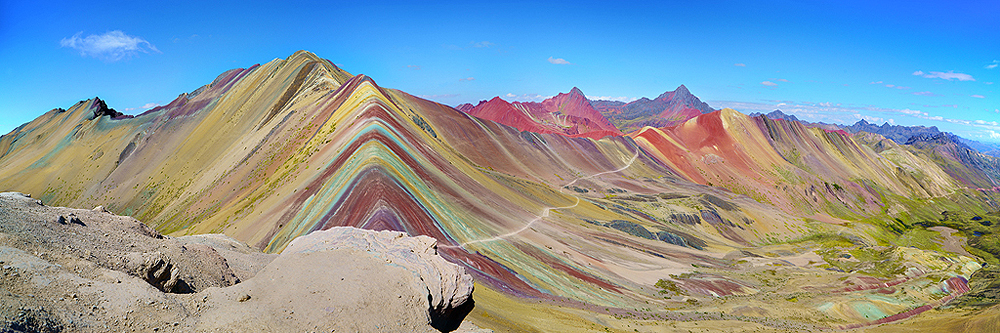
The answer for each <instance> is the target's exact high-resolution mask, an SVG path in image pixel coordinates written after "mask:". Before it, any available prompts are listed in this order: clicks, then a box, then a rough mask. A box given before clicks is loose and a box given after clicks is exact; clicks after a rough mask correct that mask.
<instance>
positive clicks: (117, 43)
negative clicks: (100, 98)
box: [59, 30, 160, 62]
mask: <svg viewBox="0 0 1000 333" xmlns="http://www.w3.org/2000/svg"><path fill="white" fill-rule="evenodd" d="M81 35H83V32H78V33H76V34H75V35H73V37H70V38H63V39H62V40H61V41H59V45H60V46H62V47H69V48H73V49H75V50H77V51H80V55H81V56H84V57H88V56H89V57H94V58H97V59H101V60H104V61H108V62H111V61H118V60H122V59H128V58H132V57H134V56H136V55H138V54H139V52H143V53H149V51H154V52H157V53H160V50H157V49H156V46H153V44H150V43H149V42H147V41H146V40H145V39H142V38H139V37H136V36H129V35H126V34H125V33H124V32H122V31H121V30H114V31H109V32H107V33H104V34H103V35H90V36H87V37H83V38H80V36H81Z"/></svg>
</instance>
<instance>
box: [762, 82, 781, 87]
mask: <svg viewBox="0 0 1000 333" xmlns="http://www.w3.org/2000/svg"><path fill="white" fill-rule="evenodd" d="M760 84H763V85H765V86H768V87H777V86H778V84H777V83H774V82H771V81H764V82H761V83H760Z"/></svg>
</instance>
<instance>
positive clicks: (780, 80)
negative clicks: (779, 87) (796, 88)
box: [771, 79, 788, 82]
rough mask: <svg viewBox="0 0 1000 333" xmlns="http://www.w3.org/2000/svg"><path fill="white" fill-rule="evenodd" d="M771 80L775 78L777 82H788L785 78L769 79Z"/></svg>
mask: <svg viewBox="0 0 1000 333" xmlns="http://www.w3.org/2000/svg"><path fill="white" fill-rule="evenodd" d="M771 80H775V81H778V82H788V80H785V79H771Z"/></svg>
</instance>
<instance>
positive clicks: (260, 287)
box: [0, 192, 480, 332]
mask: <svg viewBox="0 0 1000 333" xmlns="http://www.w3.org/2000/svg"><path fill="white" fill-rule="evenodd" d="M472 286H473V283H472V277H471V276H469V275H468V274H466V273H465V270H464V269H463V268H461V267H459V266H456V265H454V264H451V263H449V262H447V261H445V260H444V259H442V258H441V257H439V256H438V255H437V250H436V241H435V240H434V239H433V238H430V237H426V236H418V237H408V236H406V235H404V234H402V233H398V232H389V231H382V232H376V231H369V230H361V229H356V228H350V227H338V228H332V229H329V230H325V231H318V232H314V233H311V234H309V235H307V236H303V237H300V238H298V239H296V240H295V241H293V242H292V243H291V244H290V245H289V246H288V247H287V248H286V249H285V250H284V251H283V252H282V253H281V254H280V255H273V254H264V253H260V252H259V251H256V250H254V249H252V248H250V247H249V246H247V245H245V244H243V243H240V242H238V241H236V240H234V239H232V238H229V237H226V236H224V235H197V236H184V237H177V238H174V237H169V236H164V235H161V234H159V233H158V232H156V231H155V230H153V229H151V228H149V227H147V226H146V225H144V224H142V223H141V222H139V221H138V220H136V219H134V218H131V217H128V216H118V215H114V214H112V213H110V212H108V211H106V210H104V209H103V208H101V207H98V208H95V209H94V210H85V209H72V208H63V207H48V206H45V205H43V204H42V202H41V201H38V200H35V199H32V198H30V196H28V195H24V194H21V193H11V192H8V193H0V332H61V331H71V332H110V331H113V332H122V331H142V332H150V331H159V332H164V331H165V332H191V331H205V332H237V331H252V332H257V331H268V332H273V331H277V332H281V331H297V332H303V331H307V332H308V331H324V332H331V331H336V332H365V331H379V332H386V331H400V332H402V331H405V332H436V331H453V330H456V329H458V330H460V331H479V330H480V329H479V328H477V327H475V326H474V325H471V324H469V323H464V324H463V322H462V319H463V318H464V317H465V315H466V314H467V313H468V312H469V311H471V309H472V307H473V301H472ZM460 326H461V327H460Z"/></svg>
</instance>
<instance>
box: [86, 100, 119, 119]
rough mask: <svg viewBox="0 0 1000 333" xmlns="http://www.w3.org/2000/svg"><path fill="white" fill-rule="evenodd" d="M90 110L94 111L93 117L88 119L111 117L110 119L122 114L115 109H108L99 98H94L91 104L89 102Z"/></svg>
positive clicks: (106, 104)
mask: <svg viewBox="0 0 1000 333" xmlns="http://www.w3.org/2000/svg"><path fill="white" fill-rule="evenodd" d="M91 108H92V109H93V110H94V116H93V117H91V118H90V119H95V118H100V117H101V116H111V118H118V117H121V116H123V115H124V114H123V113H121V112H118V111H115V109H112V108H109V107H108V103H105V102H104V101H103V100H101V98H100V97H94V100H93V102H91Z"/></svg>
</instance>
